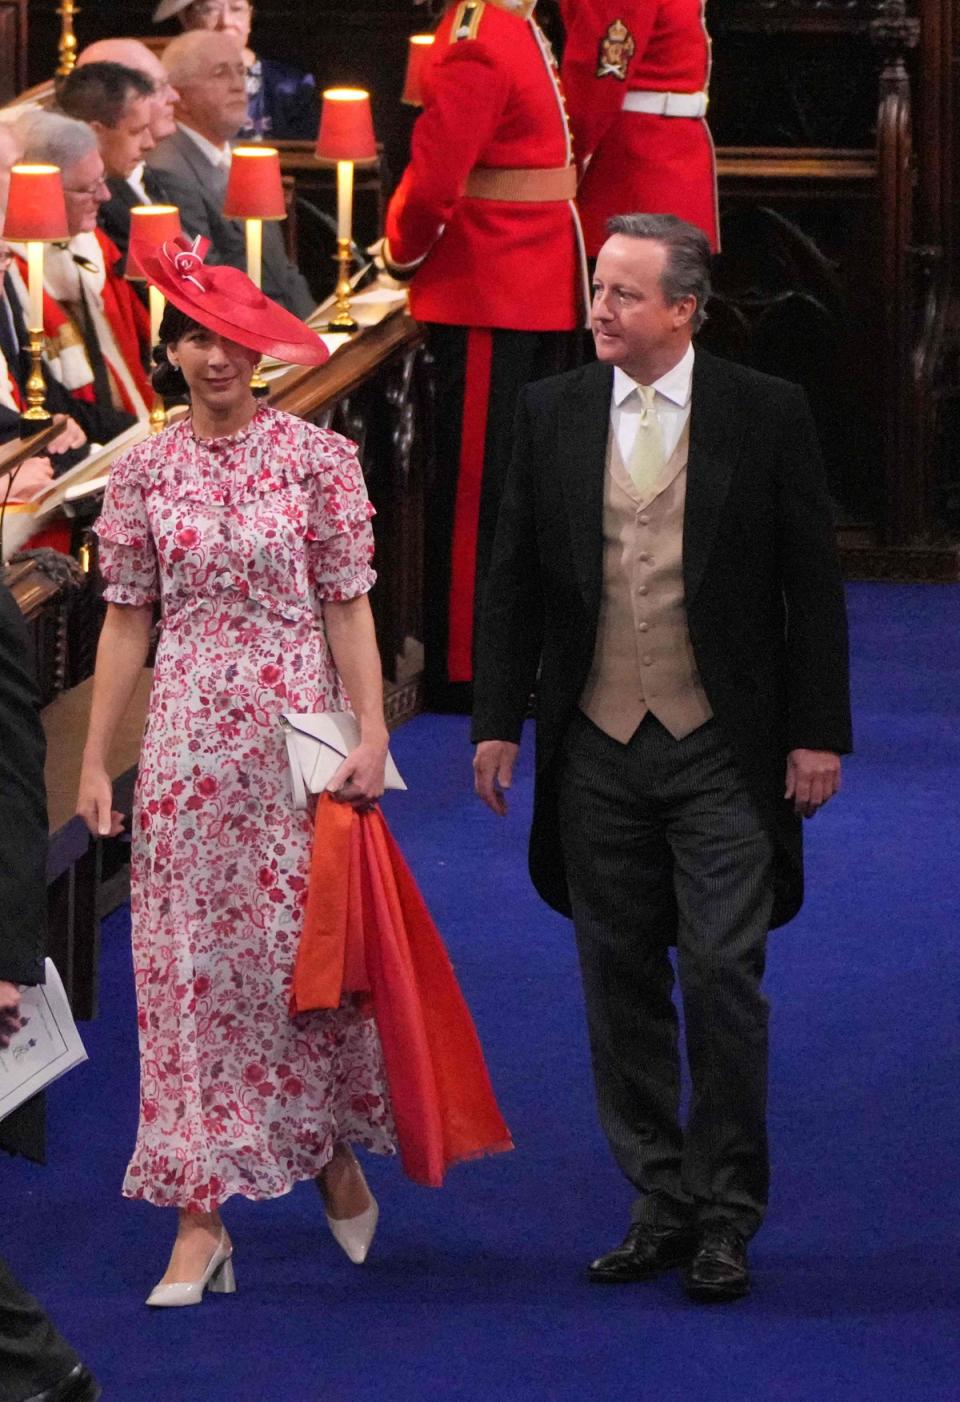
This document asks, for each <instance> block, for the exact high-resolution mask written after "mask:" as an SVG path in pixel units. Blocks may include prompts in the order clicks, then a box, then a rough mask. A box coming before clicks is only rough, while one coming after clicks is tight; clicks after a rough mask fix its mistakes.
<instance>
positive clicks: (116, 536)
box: [93, 457, 160, 608]
mask: <svg viewBox="0 0 960 1402" xmlns="http://www.w3.org/2000/svg"><path fill="white" fill-rule="evenodd" d="M93 529H94V530H95V531H96V533H97V538H98V540H99V543H100V573H101V574H102V575H103V578H104V581H105V584H106V588H105V589H104V591H103V597H104V598H105V599H106V601H107V603H110V604H128V605H131V606H132V607H134V608H142V607H144V606H145V605H146V604H152V603H154V601H155V600H157V599H159V597H160V570H159V565H158V562H157V552H156V549H155V547H154V543H153V537H152V535H151V532H150V522H149V519H148V516H147V503H146V500H145V495H144V483H143V477H142V476H141V475H140V474H139V473H138V472H137V470H136V463H135V460H134V459H133V458H130V457H128V458H122V459H121V460H120V461H119V462H117V463H115V464H114V467H113V469H112V471H111V473H110V479H109V481H108V482H107V489H106V492H105V493H104V497H103V511H102V512H101V514H100V516H99V518H98V519H97V520H96V521H95V522H94V526H93Z"/></svg>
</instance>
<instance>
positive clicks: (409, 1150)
mask: <svg viewBox="0 0 960 1402" xmlns="http://www.w3.org/2000/svg"><path fill="white" fill-rule="evenodd" d="M344 993H359V994H367V995H368V996H369V998H370V1001H371V1003H372V1007H373V1015H374V1018H375V1020H376V1023H377V1029H378V1032H379V1034H380V1043H381V1046H382V1048H383V1060H384V1068H385V1071H386V1076H387V1084H388V1086H389V1089H390V1099H391V1102H392V1106H393V1115H394V1121H395V1123H396V1127H397V1140H398V1143H399V1146H400V1157H401V1161H402V1163H403V1168H404V1172H405V1173H406V1174H407V1175H408V1177H410V1178H412V1179H413V1181H414V1182H416V1183H422V1184H424V1185H426V1186H428V1187H439V1186H440V1185H441V1184H442V1183H443V1178H444V1174H445V1172H446V1169H447V1168H448V1166H449V1165H450V1164H452V1163H458V1162H460V1161H462V1160H464V1159H471V1158H478V1157H479V1156H480V1155H482V1154H495V1153H500V1152H502V1151H503V1150H506V1149H512V1148H513V1142H512V1140H511V1138H510V1131H509V1130H508V1129H507V1126H506V1124H505V1123H504V1121H503V1118H502V1116H501V1114H500V1111H499V1109H498V1107H497V1102H496V1099H495V1098H494V1094H493V1090H492V1088H491V1085H490V1079H489V1076H488V1075H487V1068H486V1066H485V1064H484V1060H483V1052H482V1050H481V1047H480V1041H479V1038H478V1037H477V1033H476V1029H475V1028H474V1025H473V1020H472V1018H471V1016H470V1012H469V1009H468V1008H467V1005H466V1003H465V1002H464V999H463V995H462V993H461V992H460V989H459V986H458V984H457V980H456V977H455V975H454V972H453V966H452V964H451V963H450V959H449V956H448V955H447V951H446V949H445V948H444V946H443V941H442V940H441V938H440V935H439V933H438V931H437V928H436V926H435V925H434V923H433V921H432V919H431V918H430V912H429V911H428V910H427V907H426V905H425V903H424V900H423V897H422V896H421V894H420V891H419V889H418V888H417V884H416V882H415V881H414V879H413V876H412V875H411V873H410V869H409V868H408V866H407V864H406V862H405V861H404V859H403V857H402V855H401V853H400V850H399V848H398V847H397V845H396V843H395V842H394V840H393V838H392V837H391V835H390V831H389V829H388V828H387V825H386V822H385V821H384V818H383V815H382V814H381V812H380V810H379V809H374V810H373V812H371V813H367V814H364V815H363V817H360V816H359V815H358V814H357V813H355V812H354V811H353V809H351V808H350V807H349V806H348V805H347V804H344V803H337V802H336V801H335V800H334V799H332V798H331V797H330V796H329V795H328V794H322V795H321V796H320V800H319V802H318V803H317V813H316V820H315V824H314V841H313V859H312V864H311V869H310V883H309V890H308V896H307V907H306V915H305V918H304V928H303V934H302V936H301V939H300V947H299V949H298V951H297V960H296V965H295V968H294V975H293V986H292V989H291V993H290V1013H291V1016H297V1015H298V1014H300V1013H305V1012H311V1011H313V1010H315V1009H322V1008H336V1007H338V1006H339V1004H340V1001H341V998H342V996H343V994H344Z"/></svg>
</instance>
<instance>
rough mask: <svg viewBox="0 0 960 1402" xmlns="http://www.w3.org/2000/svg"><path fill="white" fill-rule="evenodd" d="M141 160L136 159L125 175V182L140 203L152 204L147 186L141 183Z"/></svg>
mask: <svg viewBox="0 0 960 1402" xmlns="http://www.w3.org/2000/svg"><path fill="white" fill-rule="evenodd" d="M143 170H144V165H143V161H138V162H137V164H136V165H135V166H134V168H133V170H132V171H131V172H130V174H129V175H128V176H127V184H128V185H129V186H130V189H131V190H132V191H133V193H134V194H135V195H136V196H137V198H138V199H139V201H140V203H141V204H153V200H152V199H151V198H150V196H149V195H148V194H147V187H146V185H144V183H143Z"/></svg>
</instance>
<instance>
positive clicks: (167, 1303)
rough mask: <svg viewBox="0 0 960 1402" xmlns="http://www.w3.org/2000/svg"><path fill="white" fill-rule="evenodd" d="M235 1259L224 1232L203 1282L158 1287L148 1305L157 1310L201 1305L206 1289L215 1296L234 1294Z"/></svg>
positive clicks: (148, 1297)
mask: <svg viewBox="0 0 960 1402" xmlns="http://www.w3.org/2000/svg"><path fill="white" fill-rule="evenodd" d="M232 1256H233V1246H232V1245H231V1244H230V1242H229V1241H228V1240H227V1234H226V1232H225V1231H223V1230H221V1232H220V1240H219V1242H218V1243H217V1248H216V1250H215V1251H214V1253H213V1255H212V1256H211V1257H210V1260H209V1261H208V1262H207V1266H206V1270H205V1271H204V1272H203V1275H202V1276H201V1277H200V1279H199V1280H184V1281H180V1280H178V1281H174V1282H172V1283H171V1284H170V1285H155V1286H154V1288H153V1289H152V1290H151V1291H150V1294H149V1295H148V1296H147V1304H148V1305H153V1306H154V1308H155V1309H179V1308H180V1307H181V1306H183V1305H199V1303H200V1301H201V1300H202V1299H203V1292H204V1290H209V1291H210V1293H211V1294H212V1295H232V1294H233V1293H234V1292H235V1290H236V1288H237V1279H236V1276H235V1275H234V1273H233V1260H232V1259H231V1258H232Z"/></svg>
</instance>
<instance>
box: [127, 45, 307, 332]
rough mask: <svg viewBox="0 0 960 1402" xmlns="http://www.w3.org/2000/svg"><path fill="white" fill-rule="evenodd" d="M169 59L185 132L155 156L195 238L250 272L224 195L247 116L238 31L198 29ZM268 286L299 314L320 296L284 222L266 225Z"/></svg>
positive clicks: (154, 167)
mask: <svg viewBox="0 0 960 1402" xmlns="http://www.w3.org/2000/svg"><path fill="white" fill-rule="evenodd" d="M163 66H164V68H165V69H166V70H167V72H168V73H169V75H170V81H171V82H172V83H173V84H174V86H175V87H176V88H177V90H178V92H179V93H180V101H179V102H178V103H177V109H176V112H177V131H176V133H175V134H174V135H173V136H170V137H168V138H167V140H166V141H162V142H161V143H160V145H159V146H158V147H157V149H156V150H155V151H151V152H150V155H149V156H148V158H147V169H148V170H151V171H153V173H154V175H155V176H156V177H157V179H158V181H159V183H160V185H161V187H162V189H163V192H164V196H165V198H166V200H167V201H168V202H169V203H170V204H175V205H178V206H179V209H180V222H181V224H182V225H183V229H184V232H185V233H186V234H189V235H190V236H191V237H192V236H194V235H196V234H202V235H203V236H204V237H205V238H208V239H209V240H210V243H211V248H210V251H209V253H208V254H207V262H208V263H223V264H226V265H228V266H229V267H233V268H239V269H240V270H241V271H246V261H247V260H246V242H245V237H244V230H243V223H242V221H240V220H237V219H225V218H224V216H223V212H222V211H223V200H224V195H225V194H226V190H227V179H228V175H229V170H230V144H229V143H230V138H231V137H232V136H235V135H236V134H237V132H238V131H239V130H240V128H241V127H242V126H243V122H244V119H245V116H246V110H247V97H246V89H245V87H244V73H245V71H246V70H245V68H244V64H243V53H242V51H241V48H240V44H239V41H238V40H237V39H236V37H235V36H234V35H232V34H227V33H210V32H208V31H206V30H193V31H190V32H189V33H187V34H181V35H179V36H178V37H177V38H176V39H174V40H173V41H172V42H171V43H170V44H169V45H168V46H167V48H166V49H165V50H164V54H163ZM263 290H264V292H265V293H266V295H267V296H268V297H272V298H273V300H274V301H276V302H279V303H280V305H281V306H282V307H286V309H287V311H290V312H293V313H294V315H295V316H301V317H306V316H308V315H309V314H310V312H312V311H313V309H314V306H315V299H314V297H313V296H312V295H311V293H310V289H309V287H308V286H307V284H306V281H305V280H304V278H303V276H302V275H301V273H300V272H299V271H298V270H297V268H295V267H294V265H293V264H292V263H291V262H290V260H289V258H288V257H287V254H286V250H285V248H284V245H283V236H282V235H281V233H280V230H279V228H278V226H277V224H276V223H265V224H264V226H263Z"/></svg>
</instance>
